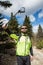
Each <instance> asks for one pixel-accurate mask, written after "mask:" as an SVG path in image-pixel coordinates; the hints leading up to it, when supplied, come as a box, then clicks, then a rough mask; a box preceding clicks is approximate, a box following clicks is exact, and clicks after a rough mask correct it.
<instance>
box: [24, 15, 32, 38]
mask: <svg viewBox="0 0 43 65" xmlns="http://www.w3.org/2000/svg"><path fill="white" fill-rule="evenodd" d="M23 25H26V26H27V28H28V32H27V33H28V35H29V36H30V38H31V37H32V25H31V22H30V20H29V17H27V16H26V17H25V20H24V23H23Z"/></svg>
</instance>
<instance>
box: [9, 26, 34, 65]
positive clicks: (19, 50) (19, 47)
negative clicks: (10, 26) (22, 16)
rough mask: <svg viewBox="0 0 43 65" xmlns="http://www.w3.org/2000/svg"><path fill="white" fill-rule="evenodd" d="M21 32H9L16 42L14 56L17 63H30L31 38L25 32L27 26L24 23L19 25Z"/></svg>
mask: <svg viewBox="0 0 43 65" xmlns="http://www.w3.org/2000/svg"><path fill="white" fill-rule="evenodd" d="M20 30H21V34H20V35H19V36H17V35H16V34H13V33H10V35H9V36H10V37H11V38H12V39H14V40H15V43H16V57H17V63H18V65H31V59H32V60H33V58H34V55H33V49H32V43H31V40H30V38H29V36H28V34H27V31H28V28H27V26H26V25H23V26H21V29H20Z"/></svg>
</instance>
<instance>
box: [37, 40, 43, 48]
mask: <svg viewBox="0 0 43 65" xmlns="http://www.w3.org/2000/svg"><path fill="white" fill-rule="evenodd" d="M36 47H37V48H38V49H42V48H43V40H39V41H38V42H37V45H36Z"/></svg>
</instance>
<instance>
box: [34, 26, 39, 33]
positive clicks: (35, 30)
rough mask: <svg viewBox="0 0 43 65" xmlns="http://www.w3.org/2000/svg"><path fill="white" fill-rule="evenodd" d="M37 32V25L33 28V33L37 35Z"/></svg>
mask: <svg viewBox="0 0 43 65" xmlns="http://www.w3.org/2000/svg"><path fill="white" fill-rule="evenodd" d="M37 31H38V25H35V26H33V32H34V33H37Z"/></svg>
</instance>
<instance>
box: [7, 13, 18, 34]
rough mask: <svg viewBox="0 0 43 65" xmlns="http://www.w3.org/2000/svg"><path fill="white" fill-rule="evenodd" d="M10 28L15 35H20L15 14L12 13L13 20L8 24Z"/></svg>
mask: <svg viewBox="0 0 43 65" xmlns="http://www.w3.org/2000/svg"><path fill="white" fill-rule="evenodd" d="M8 28H9V29H10V30H11V31H12V32H13V33H18V21H17V19H16V17H13V13H11V19H10V21H9V23H8Z"/></svg>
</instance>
